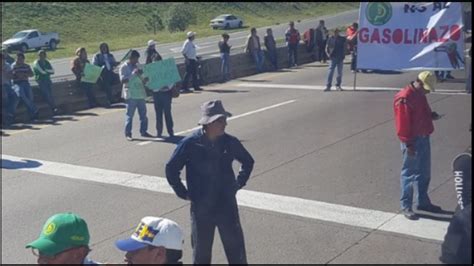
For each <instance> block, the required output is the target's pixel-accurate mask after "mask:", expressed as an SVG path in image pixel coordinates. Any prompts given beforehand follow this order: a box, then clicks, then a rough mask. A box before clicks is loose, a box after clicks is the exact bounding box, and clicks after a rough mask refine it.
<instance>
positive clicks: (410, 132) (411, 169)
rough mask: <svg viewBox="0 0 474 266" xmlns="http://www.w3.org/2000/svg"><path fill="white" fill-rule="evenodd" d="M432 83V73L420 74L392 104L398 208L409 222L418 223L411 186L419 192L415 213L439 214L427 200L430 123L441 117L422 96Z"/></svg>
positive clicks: (424, 96) (436, 207) (431, 131)
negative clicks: (398, 165)
mask: <svg viewBox="0 0 474 266" xmlns="http://www.w3.org/2000/svg"><path fill="white" fill-rule="evenodd" d="M435 83H436V78H435V76H434V75H433V73H431V72H429V71H423V72H421V73H420V74H418V78H417V79H416V81H413V82H411V83H410V84H409V85H408V86H406V87H405V88H404V89H402V90H401V91H400V92H398V93H397V94H396V95H395V98H394V102H393V108H394V113H395V126H396V130H397V136H398V138H399V139H400V141H401V150H402V154H403V163H402V171H401V176H400V183H401V198H400V207H401V210H402V213H403V215H405V217H406V218H408V219H410V220H416V219H418V216H417V215H416V214H415V213H414V212H413V210H412V202H413V184H414V183H417V188H418V193H417V204H418V207H417V209H418V210H423V211H429V212H439V211H441V208H440V207H439V206H436V205H433V204H432V203H431V201H430V198H429V196H428V187H429V184H430V179H431V147H430V135H431V134H432V133H433V131H434V126H433V120H437V119H439V118H440V116H439V115H438V114H437V113H436V112H432V111H431V108H430V106H429V104H428V100H427V99H426V95H425V94H427V93H429V92H430V91H434V84H435Z"/></svg>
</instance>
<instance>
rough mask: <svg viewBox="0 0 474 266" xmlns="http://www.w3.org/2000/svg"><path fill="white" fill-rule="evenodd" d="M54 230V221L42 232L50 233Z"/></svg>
mask: <svg viewBox="0 0 474 266" xmlns="http://www.w3.org/2000/svg"><path fill="white" fill-rule="evenodd" d="M55 230H56V225H55V224H54V223H50V224H48V226H46V228H45V229H44V234H45V235H50V234H52V233H54V231H55Z"/></svg>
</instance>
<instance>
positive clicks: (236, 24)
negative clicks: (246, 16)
mask: <svg viewBox="0 0 474 266" xmlns="http://www.w3.org/2000/svg"><path fill="white" fill-rule="evenodd" d="M209 25H210V26H211V27H212V28H213V29H219V28H221V29H231V28H242V26H243V25H244V22H243V20H242V19H240V18H238V17H236V16H234V15H232V14H225V15H220V16H218V17H216V18H215V19H213V20H211V24H209Z"/></svg>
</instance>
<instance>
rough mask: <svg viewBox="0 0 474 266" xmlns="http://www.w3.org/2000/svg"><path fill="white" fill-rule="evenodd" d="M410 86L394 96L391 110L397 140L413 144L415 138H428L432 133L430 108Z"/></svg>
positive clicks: (422, 95) (421, 96) (420, 93)
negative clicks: (393, 116)
mask: <svg viewBox="0 0 474 266" xmlns="http://www.w3.org/2000/svg"><path fill="white" fill-rule="evenodd" d="M412 86H413V85H412V84H410V85H408V86H406V87H405V88H404V89H402V90H401V91H399V92H398V93H397V94H396V95H395V99H394V101H393V110H394V113H395V127H396V129H397V135H398V138H400V140H401V141H402V142H404V143H413V141H414V139H415V137H417V136H428V135H430V134H431V133H433V131H434V126H433V119H432V117H431V108H430V106H429V104H428V100H427V99H426V95H425V94H424V92H422V91H417V90H415V89H414V88H413V87H412Z"/></svg>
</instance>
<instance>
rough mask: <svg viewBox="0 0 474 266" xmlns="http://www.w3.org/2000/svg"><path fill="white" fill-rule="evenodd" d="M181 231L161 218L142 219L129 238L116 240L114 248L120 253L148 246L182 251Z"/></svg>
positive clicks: (149, 217) (170, 222) (167, 220)
mask: <svg viewBox="0 0 474 266" xmlns="http://www.w3.org/2000/svg"><path fill="white" fill-rule="evenodd" d="M183 242H184V238H183V231H182V230H181V228H180V227H179V225H178V224H177V223H175V222H173V221H171V220H169V219H166V218H161V217H152V216H147V217H144V218H143V219H142V220H141V221H140V224H139V225H138V226H137V228H136V229H135V232H134V233H133V234H132V236H131V237H130V238H127V239H124V240H117V241H116V242H115V246H116V247H117V248H118V249H120V250H122V251H127V252H128V251H135V250H138V249H141V248H144V247H146V246H148V245H150V246H155V247H165V248H166V249H174V250H182V249H183Z"/></svg>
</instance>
